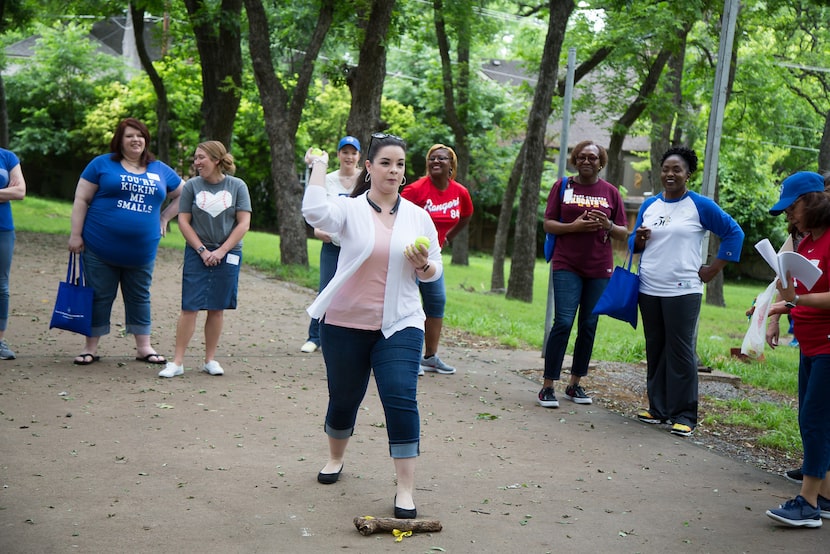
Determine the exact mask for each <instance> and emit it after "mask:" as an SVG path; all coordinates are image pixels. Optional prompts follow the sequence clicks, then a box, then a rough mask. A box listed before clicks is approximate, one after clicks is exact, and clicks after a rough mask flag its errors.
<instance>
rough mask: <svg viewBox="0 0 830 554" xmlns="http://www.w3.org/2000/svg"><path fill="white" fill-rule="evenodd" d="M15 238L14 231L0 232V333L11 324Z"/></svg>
mask: <svg viewBox="0 0 830 554" xmlns="http://www.w3.org/2000/svg"><path fill="white" fill-rule="evenodd" d="M14 237H15V235H14V231H0V331H5V330H6V326H7V324H8V322H9V275H10V274H11V270H12V253H14Z"/></svg>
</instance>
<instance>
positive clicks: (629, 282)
mask: <svg viewBox="0 0 830 554" xmlns="http://www.w3.org/2000/svg"><path fill="white" fill-rule="evenodd" d="M633 260H634V253H633V252H629V253H628V267H620V266H617V267H615V268H614V273H612V274H611V279H610V280H609V281H608V286H607V287H605V291H603V293H602V296H600V297H599V300H597V304H596V306H594V310H593V312H592V313H593V314H594V315H607V316H611V317H613V318H614V319H619V320H620V321H625V322H627V323H630V324H631V326H632V327H634V328H635V329H636V328H637V302H638V301H639V299H640V268H639V266H638V267H637V273H633V272H632V271H631V262H632V261H633Z"/></svg>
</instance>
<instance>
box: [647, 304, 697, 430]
mask: <svg viewBox="0 0 830 554" xmlns="http://www.w3.org/2000/svg"><path fill="white" fill-rule="evenodd" d="M702 298H703V295H702V294H684V295H682V296H665V297H664V296H650V295H648V294H643V293H640V314H641V315H642V318H643V334H644V335H645V339H646V362H647V364H648V369H647V372H646V388H647V390H648V402H649V408H648V411H649V412H650V413H651V415H653V416H654V417H656V418H658V419H669V420H671V421H672V423H682V424H683V425H688V426H689V427H692V428H694V427H695V426H696V425H697V404H698V393H697V355H696V354H695V327H696V325H697V320H698V316H699V315H700V301H701V299H702Z"/></svg>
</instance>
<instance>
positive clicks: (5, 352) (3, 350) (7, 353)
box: [0, 340, 455, 371]
mask: <svg viewBox="0 0 830 554" xmlns="http://www.w3.org/2000/svg"><path fill="white" fill-rule="evenodd" d="M16 357H17V356H15V355H14V352H12V350H11V348H9V345H8V344H6V341H4V340H0V360H13V359H15V358H16ZM453 371H455V370H453Z"/></svg>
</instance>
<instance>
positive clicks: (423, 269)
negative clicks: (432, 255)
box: [418, 263, 429, 273]
mask: <svg viewBox="0 0 830 554" xmlns="http://www.w3.org/2000/svg"><path fill="white" fill-rule="evenodd" d="M428 269H429V263H425V264H424V267H422V268H420V269H419V270H418V271H420V272H421V273H426V272H427V270H428Z"/></svg>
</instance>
